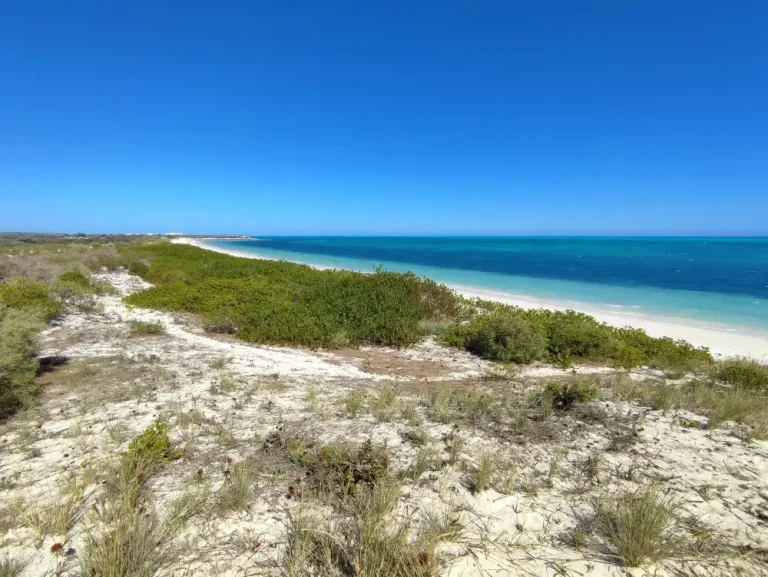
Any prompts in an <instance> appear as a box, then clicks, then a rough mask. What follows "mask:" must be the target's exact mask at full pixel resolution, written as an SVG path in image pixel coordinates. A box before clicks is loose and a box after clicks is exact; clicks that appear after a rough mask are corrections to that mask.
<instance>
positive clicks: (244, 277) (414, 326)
mask: <svg viewBox="0 0 768 577" xmlns="http://www.w3.org/2000/svg"><path fill="white" fill-rule="evenodd" d="M126 257H129V258H136V259H139V258H146V259H149V258H152V257H153V258H152V260H151V264H150V265H149V271H148V272H147V274H146V275H144V277H145V278H146V280H148V281H149V282H151V283H153V284H154V285H155V286H154V287H153V288H150V289H148V290H146V291H143V292H140V293H137V294H134V295H131V296H129V297H128V298H127V299H126V300H127V301H128V302H129V303H130V304H133V305H137V306H141V307H147V308H157V309H163V310H172V311H188V312H192V313H196V314H199V315H200V316H202V318H203V322H204V323H205V324H208V325H210V326H217V327H218V326H225V327H226V332H234V330H236V331H237V332H236V334H237V337H238V338H240V339H243V340H245V341H249V342H259V343H274V344H297V345H306V346H310V347H329V346H334V345H335V346H339V344H340V343H342V342H343V343H344V344H349V345H360V344H364V343H371V344H381V345H390V346H406V345H409V344H412V343H414V342H416V341H418V340H419V339H420V338H421V330H420V326H419V323H420V322H421V321H424V320H429V319H440V318H450V319H453V318H456V317H457V316H458V314H459V310H460V308H461V306H462V305H461V303H460V301H459V299H458V298H457V297H456V296H455V295H454V293H453V292H452V291H451V290H449V289H448V288H447V287H445V286H443V285H439V284H437V283H435V282H433V281H430V280H427V279H420V278H418V277H416V276H415V275H412V274H396V273H391V272H385V271H382V270H377V271H374V272H373V273H372V274H362V273H357V272H349V271H331V270H316V269H312V268H310V267H308V266H304V265H298V264H293V263H287V262H277V261H266V260H255V259H244V258H237V257H232V256H228V255H223V254H218V253H213V252H211V251H205V250H202V249H199V248H196V247H190V246H183V245H171V244H153V245H147V246H143V247H138V248H135V249H130V250H129V251H126ZM222 323H223V324H222ZM339 335H343V336H344V338H343V339H340V338H339Z"/></svg>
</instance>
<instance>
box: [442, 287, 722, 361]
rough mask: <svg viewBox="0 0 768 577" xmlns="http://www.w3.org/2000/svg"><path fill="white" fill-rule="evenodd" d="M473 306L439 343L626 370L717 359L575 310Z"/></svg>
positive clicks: (511, 357) (500, 357) (493, 354)
mask: <svg viewBox="0 0 768 577" xmlns="http://www.w3.org/2000/svg"><path fill="white" fill-rule="evenodd" d="M472 305H473V306H474V307H475V309H476V310H477V314H476V315H475V316H474V318H472V319H471V320H470V321H469V322H467V323H464V324H457V325H454V326H452V327H450V328H449V329H448V330H447V331H446V332H445V333H444V334H443V335H442V336H441V337H440V341H441V342H442V343H443V344H446V345H448V346H454V347H459V348H465V349H467V350H469V351H470V352H473V353H475V354H477V355H479V356H481V357H483V358H487V359H489V360H497V361H504V362H510V361H512V362H518V363H528V362H531V361H532V360H542V361H549V362H554V363H558V364H561V365H565V366H568V365H570V364H571V363H572V362H574V361H597V362H607V363H611V364H613V365H616V366H619V367H623V368H633V367H637V366H641V365H649V366H652V367H657V368H662V369H672V368H674V369H676V370H683V371H695V370H699V369H701V368H702V367H705V366H708V365H711V364H712V362H713V359H712V355H710V353H709V351H708V350H707V349H706V348H697V347H694V346H692V345H691V344H690V343H687V342H685V341H675V340H672V339H669V338H653V337H650V336H648V335H647V334H646V333H645V332H644V331H642V330H639V329H631V328H614V327H611V326H609V325H606V324H604V323H600V322H598V321H596V320H595V319H594V318H592V317H590V316H589V315H585V314H582V313H577V312H574V311H552V310H547V309H532V310H524V309H521V308H519V307H513V306H508V305H503V304H499V303H492V302H488V301H482V300H475V301H472Z"/></svg>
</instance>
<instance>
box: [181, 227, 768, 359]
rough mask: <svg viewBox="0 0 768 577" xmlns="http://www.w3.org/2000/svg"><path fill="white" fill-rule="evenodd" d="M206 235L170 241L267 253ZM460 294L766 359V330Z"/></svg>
mask: <svg viewBox="0 0 768 577" xmlns="http://www.w3.org/2000/svg"><path fill="white" fill-rule="evenodd" d="M205 241H206V239H205V238H189V237H181V238H176V239H173V241H172V242H174V243H179V244H189V245H193V246H197V247H200V248H204V249H206V250H212V251H216V252H221V253H225V254H230V255H232V256H239V257H244V258H261V259H267V260H273V259H270V257H266V256H262V255H257V254H254V253H251V252H243V251H235V250H224V249H221V248H219V247H216V246H212V245H210V244H208V243H206V242H205ZM310 266H313V267H315V268H330V267H322V266H318V265H310ZM449 286H450V287H451V288H452V289H454V290H455V291H456V292H458V293H459V294H461V295H463V296H465V297H468V298H481V299H486V300H492V301H497V302H503V303H505V304H509V305H513V306H518V307H521V308H525V309H533V308H548V309H553V310H566V309H571V310H576V311H579V312H584V313H587V314H590V315H592V316H594V317H595V318H596V319H598V320H599V321H601V322H604V323H606V324H609V325H612V326H616V327H632V328H637V329H643V330H644V331H645V332H647V333H648V334H649V335H651V336H653V337H670V338H673V339H683V340H686V341H688V342H689V343H691V344H693V345H696V346H700V347H707V348H708V349H709V350H710V351H711V352H712V354H713V355H715V356H717V357H750V358H754V359H757V360H760V361H768V334H759V333H756V332H750V331H748V330H743V331H742V330H734V329H731V328H727V327H725V326H721V325H718V324H716V323H712V324H704V323H700V322H696V321H692V320H690V319H683V318H664V317H650V316H645V315H639V314H637V313H629V312H624V311H612V310H604V309H601V308H599V307H596V306H594V305H591V306H590V305H588V304H585V303H568V304H567V305H566V304H563V303H557V302H552V301H543V300H541V299H536V297H532V296H525V295H512V294H507V293H502V292H497V291H490V290H483V289H481V288H476V287H466V286H459V285H449Z"/></svg>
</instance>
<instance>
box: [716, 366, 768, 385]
mask: <svg viewBox="0 0 768 577" xmlns="http://www.w3.org/2000/svg"><path fill="white" fill-rule="evenodd" d="M714 373H715V378H716V379H717V380H719V381H721V382H723V383H728V384H729V385H733V386H736V387H742V388H745V389H753V390H758V391H759V390H762V391H768V365H764V364H762V363H759V362H757V361H753V360H750V359H731V360H727V361H721V362H719V363H717V365H716V366H715V370H714Z"/></svg>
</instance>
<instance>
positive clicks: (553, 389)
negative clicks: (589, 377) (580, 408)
mask: <svg viewBox="0 0 768 577" xmlns="http://www.w3.org/2000/svg"><path fill="white" fill-rule="evenodd" d="M597 394H598V389H597V386H595V385H594V384H593V383H590V382H588V381H585V380H583V379H571V380H568V381H565V382H560V383H549V384H547V385H546V386H545V387H544V389H543V390H542V391H541V393H540V396H541V397H542V398H543V397H546V398H545V399H544V401H543V404H547V403H549V404H551V406H552V408H554V409H557V410H560V411H566V410H568V409H570V408H571V407H572V406H573V405H579V404H582V403H588V402H589V401H594V400H596V399H597Z"/></svg>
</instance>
